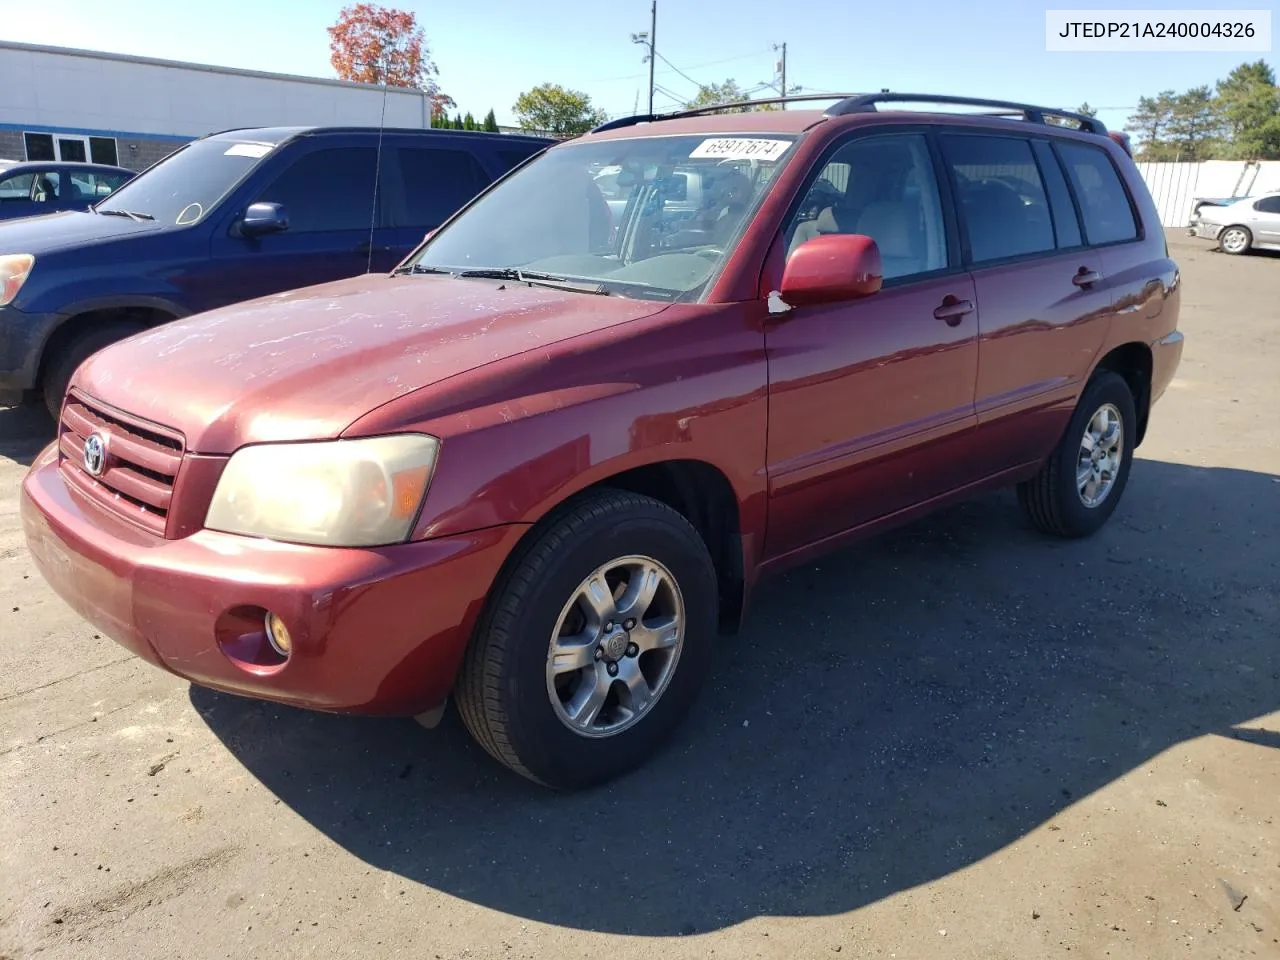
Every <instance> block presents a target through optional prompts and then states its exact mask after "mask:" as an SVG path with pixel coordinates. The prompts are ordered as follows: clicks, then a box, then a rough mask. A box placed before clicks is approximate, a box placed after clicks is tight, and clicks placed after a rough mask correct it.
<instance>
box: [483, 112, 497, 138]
mask: <svg viewBox="0 0 1280 960" xmlns="http://www.w3.org/2000/svg"><path fill="white" fill-rule="evenodd" d="M484 129H485V130H486V131H488V132H489V133H499V132H500V131H499V130H498V118H497V116H496V115H495V114H494V112H493V110H492V109H490V111H489V112H488V113H487V114H485V118H484Z"/></svg>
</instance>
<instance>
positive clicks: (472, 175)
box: [400, 147, 489, 228]
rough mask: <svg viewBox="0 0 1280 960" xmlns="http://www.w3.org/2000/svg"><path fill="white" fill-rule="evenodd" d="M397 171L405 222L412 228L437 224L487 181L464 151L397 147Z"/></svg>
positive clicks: (483, 173) (473, 194)
mask: <svg viewBox="0 0 1280 960" xmlns="http://www.w3.org/2000/svg"><path fill="white" fill-rule="evenodd" d="M400 172H401V174H402V175H403V177H404V197H405V206H406V214H407V216H408V223H409V224H410V225H411V226H415V227H426V228H431V227H438V226H439V225H440V224H441V223H443V222H444V221H445V220H447V219H448V218H449V216H450V215H451V214H452V213H453V212H454V211H455V210H457V209H458V208H459V207H461V206H462V205H463V204H464V203H466V202H467V201H468V200H470V199H471V198H472V197H474V196H475V195H476V194H477V193H479V192H480V191H481V190H483V189H484V187H485V185H486V184H487V183H488V182H489V176H488V174H486V173H485V172H484V167H482V166H480V162H479V161H478V160H476V158H475V157H474V156H472V155H471V154H470V153H468V152H467V151H465V150H442V149H436V148H433V147H401V148H400Z"/></svg>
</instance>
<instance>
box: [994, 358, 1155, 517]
mask: <svg viewBox="0 0 1280 960" xmlns="http://www.w3.org/2000/svg"><path fill="white" fill-rule="evenodd" d="M1136 426H1137V416H1136V413H1135V408H1134V402H1133V393H1132V392H1131V391H1130V389H1129V385H1128V383H1126V382H1125V380H1124V378H1123V377H1121V376H1120V375H1119V374H1118V373H1115V372H1114V371H1111V370H1100V371H1098V372H1097V373H1096V374H1094V376H1093V378H1092V379H1091V380H1090V381H1089V384H1088V386H1087V387H1085V390H1084V392H1083V393H1082V394H1081V396H1080V401H1079V403H1078V404H1077V405H1076V409H1075V412H1074V413H1073V414H1072V416H1071V422H1070V423H1069V424H1068V425H1067V429H1066V430H1065V431H1064V433H1063V435H1062V439H1061V440H1060V441H1059V442H1058V446H1057V449H1055V450H1054V452H1053V453H1052V454H1051V455H1050V457H1049V460H1048V461H1047V462H1046V463H1045V465H1044V466H1043V467H1042V468H1041V470H1040V472H1039V473H1038V474H1037V475H1036V476H1035V477H1033V478H1032V479H1031V480H1028V481H1027V482H1025V483H1022V484H1019V485H1018V500H1019V502H1020V503H1021V504H1022V508H1023V510H1024V511H1025V512H1026V514H1027V516H1028V517H1029V518H1030V520H1031V522H1032V523H1033V524H1034V525H1035V526H1036V527H1037V528H1038V529H1039V530H1040V531H1042V532H1043V533H1048V534H1052V535H1054V536H1059V537H1085V536H1088V535H1090V534H1092V533H1094V532H1095V531H1097V530H1098V529H1099V528H1100V527H1101V526H1102V525H1103V524H1104V523H1106V522H1107V520H1108V519H1109V518H1110V517H1111V514H1112V513H1113V512H1114V511H1115V509H1116V505H1117V504H1118V503H1119V502H1120V497H1121V495H1122V494H1123V493H1124V488H1125V485H1126V484H1127V482H1128V480H1129V470H1130V467H1131V465H1132V462H1133V445H1134V439H1135V438H1136V436H1137V430H1136Z"/></svg>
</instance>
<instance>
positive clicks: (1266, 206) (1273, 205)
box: [1253, 197, 1280, 213]
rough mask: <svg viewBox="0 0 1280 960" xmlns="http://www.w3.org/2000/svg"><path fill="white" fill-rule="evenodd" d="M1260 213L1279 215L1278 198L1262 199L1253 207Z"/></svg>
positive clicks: (1279, 200) (1279, 202)
mask: <svg viewBox="0 0 1280 960" xmlns="http://www.w3.org/2000/svg"><path fill="white" fill-rule="evenodd" d="M1253 209H1255V210H1257V211H1259V212H1261V213H1280V197H1263V198H1262V199H1261V200H1259V201H1258V202H1257V203H1255V204H1254V205H1253Z"/></svg>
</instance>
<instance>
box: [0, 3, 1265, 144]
mask: <svg viewBox="0 0 1280 960" xmlns="http://www.w3.org/2000/svg"><path fill="white" fill-rule="evenodd" d="M384 5H387V6H395V7H399V8H401V9H406V10H412V11H413V12H414V13H416V14H417V16H418V21H419V22H420V23H421V24H422V25H423V28H424V29H425V31H426V35H427V40H428V43H429V44H430V46H431V48H432V53H433V56H434V58H435V61H436V63H437V65H438V66H439V68H440V74H441V76H440V80H441V85H442V87H443V89H444V90H445V91H446V92H447V93H449V94H451V95H452V96H453V97H454V98H455V99H456V100H457V101H458V104H459V106H460V107H461V108H462V109H463V110H471V111H473V112H474V113H475V114H476V115H477V116H481V115H483V114H484V113H485V112H486V111H487V110H488V109H489V108H490V107H493V108H494V110H495V111H496V112H497V115H498V119H499V122H502V123H508V122H512V113H511V105H512V103H513V102H514V101H515V98H516V96H517V95H518V94H519V93H520V92H521V91H523V90H526V89H528V88H529V87H531V86H534V85H536V84H538V83H542V82H545V81H551V82H555V83H560V84H564V85H565V86H569V87H572V88H575V89H579V90H583V91H586V92H587V93H589V94H590V95H591V97H592V99H593V101H594V102H595V103H596V104H597V105H598V106H600V107H603V108H604V109H605V110H606V111H608V112H609V113H610V114H611V115H614V116H617V115H619V114H624V113H630V112H632V109H633V107H634V106H635V105H636V103H637V101H638V102H639V104H640V106H641V108H642V109H643V108H644V107H645V105H646V100H647V97H648V75H647V70H648V67H647V66H646V65H645V64H643V63H642V62H641V58H642V56H643V54H644V49H643V48H642V47H641V46H638V45H635V44H633V43H632V42H631V40H630V35H631V33H632V32H633V31H638V30H645V29H648V24H649V0H548V2H545V3H543V4H531V3H517V2H515V0H471V2H465V3H464V2H459V0H450V2H441V0H384ZM180 6H181V7H182V8H183V9H181V11H180V12H179V7H180ZM1045 6H1046V5H1043V4H1034V3H1025V2H1023V3H1015V2H1002V0H988V6H987V8H986V9H987V11H988V13H987V15H986V16H985V17H983V16H979V15H978V14H977V13H976V10H977V6H976V5H975V4H972V3H964V4H961V3H941V2H932V3H929V2H923V3H922V2H909V0H900V2H893V3H857V2H851V0H798V2H792V3H788V2H785V0H658V30H657V50H658V53H659V55H660V57H665V58H666V60H667V61H670V63H671V64H673V65H674V66H675V67H676V68H679V70H680V71H682V72H683V74H684V75H683V76H682V75H681V73H678V72H676V71H675V70H673V69H672V67H671V66H668V64H667V63H664V62H663V61H662V60H661V59H660V60H659V61H658V65H657V66H658V70H657V82H658V84H659V85H660V86H661V87H662V88H663V89H664V90H666V91H669V92H670V93H671V94H675V95H676V96H677V97H680V98H684V97H691V96H692V95H693V94H694V93H695V92H696V85H695V82H699V83H706V82H721V81H724V80H725V79H727V78H733V79H734V80H736V81H737V82H738V83H739V84H740V85H742V86H744V87H750V86H754V85H755V84H758V83H760V82H764V81H769V80H771V79H772V78H773V68H774V63H775V61H776V59H777V53H776V52H775V51H774V50H773V49H772V47H773V45H774V44H775V43H782V42H784V41H785V42H786V43H787V54H788V71H787V74H788V76H787V79H788V83H789V84H800V85H802V86H803V87H805V88H806V89H808V90H812V91H828V90H878V89H880V88H881V87H888V88H890V89H894V90H906V91H910V92H913V93H914V92H921V91H927V92H933V93H936V92H947V93H957V94H966V95H971V96H981V97H994V98H1009V99H1017V100H1024V101H1030V102H1036V103H1043V104H1046V105H1052V106H1060V107H1075V106H1077V105H1079V104H1080V103H1081V102H1082V101H1088V102H1089V103H1090V104H1092V105H1093V106H1095V107H1098V108H1100V113H1099V116H1100V118H1101V119H1102V120H1103V121H1104V122H1105V123H1106V124H1107V125H1108V126H1109V127H1112V128H1120V127H1122V126H1123V125H1124V122H1125V119H1126V117H1127V115H1128V112H1129V110H1130V109H1131V108H1132V107H1133V106H1134V105H1135V104H1136V103H1137V101H1138V97H1139V96H1142V95H1144V94H1147V95H1149V94H1154V93H1156V92H1159V91H1160V90H1163V89H1170V88H1172V89H1175V90H1183V89H1186V88H1188V87H1192V86H1197V85H1200V84H1206V83H1207V84H1212V83H1213V82H1214V81H1215V80H1217V79H1218V78H1220V77H1223V76H1225V75H1226V74H1227V73H1228V72H1229V71H1230V70H1231V69H1232V68H1233V67H1235V66H1236V65H1238V64H1239V63H1241V62H1243V61H1245V60H1257V59H1259V58H1262V59H1265V60H1267V61H1268V62H1269V63H1270V64H1271V65H1272V67H1273V68H1274V67H1276V64H1277V60H1276V56H1275V53H1274V51H1273V52H1272V53H1266V54H1263V53H1126V54H1120V53H1048V52H1046V51H1045V40H1044V37H1045V21H1044V11H1045ZM1052 6H1053V7H1055V8H1063V7H1066V8H1071V7H1072V5H1070V4H1065V3H1054V4H1052ZM1081 6H1084V7H1089V8H1095V9H1096V8H1098V7H1101V6H1103V4H1101V3H1098V2H1094V3H1089V4H1082V5H1081ZM1118 6H1122V7H1123V8H1125V9H1139V8H1141V9H1148V8H1151V9H1162V8H1163V9H1167V8H1169V7H1170V6H1171V4H1169V3H1168V2H1166V4H1165V5H1164V7H1160V6H1158V5H1157V6H1155V7H1152V5H1151V4H1143V3H1141V2H1140V0H1139V2H1130V3H1125V4H1122V5H1118ZM1184 6H1186V7H1188V8H1193V9H1201V10H1205V9H1240V8H1255V9H1256V8H1262V9H1266V8H1267V3H1258V2H1256V0H1255V2H1253V3H1248V2H1235V3H1230V2H1228V3H1213V2H1206V0H1201V2H1199V3H1195V4H1185V5H1184ZM341 8H342V3H341V2H328V0H216V2H213V3H208V4H200V5H196V4H190V5H188V4H181V5H179V4H178V3H175V2H174V0H130V2H129V3H127V4H125V5H123V6H121V5H111V4H107V5H105V6H104V4H103V2H102V0H39V2H33V3H30V4H21V5H18V6H17V7H15V8H14V9H12V10H10V12H9V16H7V17H6V18H5V20H6V22H5V27H4V37H5V39H7V40H16V41H23V42H28V43H44V44H50V45H55V46H69V47H81V48H86V49H96V50H107V51H113V52H117V53H130V54H138V55H144V56H152V57H164V58H168V59H175V60H189V61H194V62H199V63H210V64H218V65H223V66H231V67H244V68H250V69H258V70H273V71H279V72H283V73H296V74H303V75H308V76H332V75H333V71H332V68H331V67H330V65H329V48H328V35H327V34H326V33H325V28H326V27H327V26H329V25H330V24H331V23H333V21H334V20H335V19H337V16H338V13H339V11H340V9H341ZM107 11H110V14H109V15H104V13H106V12H107ZM120 11H125V12H124V13H123V15H121V14H120ZM1277 26H1280V25H1277ZM655 105H656V106H658V107H659V108H661V107H670V106H672V105H673V100H672V99H671V98H670V97H669V96H666V95H659V96H658V97H657V98H656V99H655Z"/></svg>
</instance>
